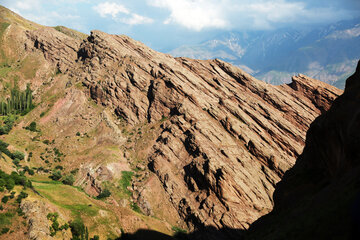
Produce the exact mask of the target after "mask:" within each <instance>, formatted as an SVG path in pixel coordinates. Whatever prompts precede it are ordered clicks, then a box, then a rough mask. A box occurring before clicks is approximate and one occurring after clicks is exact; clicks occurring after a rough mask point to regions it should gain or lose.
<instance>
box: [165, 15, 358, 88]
mask: <svg viewBox="0 0 360 240" xmlns="http://www.w3.org/2000/svg"><path fill="white" fill-rule="evenodd" d="M359 43H360V18H356V19H352V20H346V21H341V22H337V23H335V24H331V25H328V26H325V27H318V28H315V29H307V30H299V29H291V28H286V29H278V30H272V31H247V32H226V33H222V34H220V35H218V36H217V37H215V38H213V39H209V40H207V41H204V42H202V43H200V44H198V45H195V46H181V47H179V48H176V49H174V50H172V51H170V52H169V53H170V54H171V55H173V56H176V57H180V56H183V57H190V58H197V59H212V58H219V59H222V60H225V61H228V62H230V63H232V64H234V65H237V66H239V67H240V68H242V69H243V70H245V71H247V72H249V73H250V74H252V75H254V76H255V77H257V78H259V79H262V80H264V81H266V82H269V83H273V84H281V83H284V82H290V80H291V76H292V75H294V74H297V73H303V74H305V75H308V76H310V77H313V78H317V79H320V80H322V81H324V82H327V83H330V84H332V85H335V86H337V87H339V88H344V85H345V79H346V78H347V77H348V76H349V75H351V74H352V71H353V69H354V68H355V67H356V63H357V60H358V59H359V58H360V44H359Z"/></svg>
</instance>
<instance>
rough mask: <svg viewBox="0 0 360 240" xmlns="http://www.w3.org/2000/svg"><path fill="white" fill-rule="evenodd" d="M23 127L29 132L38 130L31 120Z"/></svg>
mask: <svg viewBox="0 0 360 240" xmlns="http://www.w3.org/2000/svg"><path fill="white" fill-rule="evenodd" d="M25 129H27V130H29V131H31V132H39V130H37V129H36V122H31V123H30V124H29V126H27V127H25Z"/></svg>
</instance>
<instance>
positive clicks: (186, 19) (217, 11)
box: [148, 0, 228, 31]
mask: <svg viewBox="0 0 360 240" xmlns="http://www.w3.org/2000/svg"><path fill="white" fill-rule="evenodd" d="M217 2H218V3H216V2H215V1H213V0H211V1H209V0H207V1H205V0H182V1H174V0H148V4H149V5H151V6H155V7H160V8H167V9H169V10H170V16H169V18H167V19H166V20H165V21H164V24H170V23H177V24H180V25H182V26H184V27H186V28H189V29H192V30H196V31H200V30H202V29H204V28H209V27H213V28H224V27H226V26H227V25H228V23H227V21H226V20H225V18H224V17H223V11H222V9H221V6H220V8H219V5H221V3H222V2H223V1H220V4H219V1H217Z"/></svg>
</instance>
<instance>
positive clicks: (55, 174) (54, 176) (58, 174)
mask: <svg viewBox="0 0 360 240" xmlns="http://www.w3.org/2000/svg"><path fill="white" fill-rule="evenodd" d="M61 177H62V175H61V172H60V171H54V172H53V173H52V175H50V176H49V178H51V179H52V180H54V181H58V180H59V179H60V178H61Z"/></svg>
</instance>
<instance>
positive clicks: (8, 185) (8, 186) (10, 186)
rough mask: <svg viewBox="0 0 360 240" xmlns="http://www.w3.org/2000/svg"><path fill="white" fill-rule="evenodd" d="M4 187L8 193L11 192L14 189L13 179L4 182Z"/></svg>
mask: <svg viewBox="0 0 360 240" xmlns="http://www.w3.org/2000/svg"><path fill="white" fill-rule="evenodd" d="M5 187H6V189H7V190H8V191H11V190H13V189H14V187H15V181H14V179H12V178H10V179H8V180H7V181H6V184H5Z"/></svg>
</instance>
